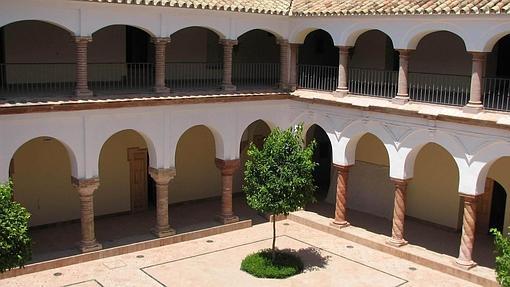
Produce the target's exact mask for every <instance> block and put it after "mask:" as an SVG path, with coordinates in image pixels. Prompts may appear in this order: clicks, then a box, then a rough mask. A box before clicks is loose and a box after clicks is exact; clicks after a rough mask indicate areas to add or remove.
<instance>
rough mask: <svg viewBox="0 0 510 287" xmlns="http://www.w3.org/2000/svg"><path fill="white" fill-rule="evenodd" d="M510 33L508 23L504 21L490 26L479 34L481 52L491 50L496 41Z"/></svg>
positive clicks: (509, 24)
mask: <svg viewBox="0 0 510 287" xmlns="http://www.w3.org/2000/svg"><path fill="white" fill-rule="evenodd" d="M509 34H510V23H504V24H500V25H497V26H495V27H493V28H491V29H490V30H489V31H486V33H483V34H480V35H479V37H480V38H481V39H480V40H481V47H482V51H483V52H491V51H492V50H493V49H494V46H495V45H496V43H497V42H498V41H499V40H500V39H501V38H503V37H505V36H506V35H509Z"/></svg>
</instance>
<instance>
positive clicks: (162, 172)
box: [149, 167, 176, 185]
mask: <svg viewBox="0 0 510 287" xmlns="http://www.w3.org/2000/svg"><path fill="white" fill-rule="evenodd" d="M149 174H150V176H151V177H152V179H154V181H155V182H156V183H157V184H160V185H165V184H168V183H169V182H170V181H171V180H172V179H173V178H174V177H175V175H176V171H175V168H154V167H149Z"/></svg>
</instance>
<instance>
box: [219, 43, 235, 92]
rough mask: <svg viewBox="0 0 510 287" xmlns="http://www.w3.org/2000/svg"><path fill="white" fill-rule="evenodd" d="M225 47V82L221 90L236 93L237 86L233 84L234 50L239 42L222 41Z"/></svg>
mask: <svg viewBox="0 0 510 287" xmlns="http://www.w3.org/2000/svg"><path fill="white" fill-rule="evenodd" d="M220 44H222V45H223V82H222V84H221V88H222V89H223V90H225V91H235V90H236V86H234V85H233V84H232V49H233V47H234V46H235V45H237V40H230V39H221V40H220Z"/></svg>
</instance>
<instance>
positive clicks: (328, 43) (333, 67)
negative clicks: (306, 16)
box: [297, 29, 338, 91]
mask: <svg viewBox="0 0 510 287" xmlns="http://www.w3.org/2000/svg"><path fill="white" fill-rule="evenodd" d="M297 80H298V86H299V87H300V88H307V89H316V90H326V91H333V90H335V89H336V87H337V84H338V48H337V47H335V45H334V43H333V38H331V35H330V34H329V33H328V32H326V31H324V30H320V29H319V30H315V31H313V32H311V33H309V34H308V35H307V36H306V38H305V41H304V43H303V45H300V46H299V51H298V79H297Z"/></svg>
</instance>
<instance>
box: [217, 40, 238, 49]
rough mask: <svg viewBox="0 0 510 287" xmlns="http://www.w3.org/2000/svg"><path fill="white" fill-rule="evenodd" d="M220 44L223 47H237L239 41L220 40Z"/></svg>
mask: <svg viewBox="0 0 510 287" xmlns="http://www.w3.org/2000/svg"><path fill="white" fill-rule="evenodd" d="M220 44H221V45H223V46H230V47H232V46H235V45H237V44H238V41H237V40H232V39H220Z"/></svg>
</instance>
